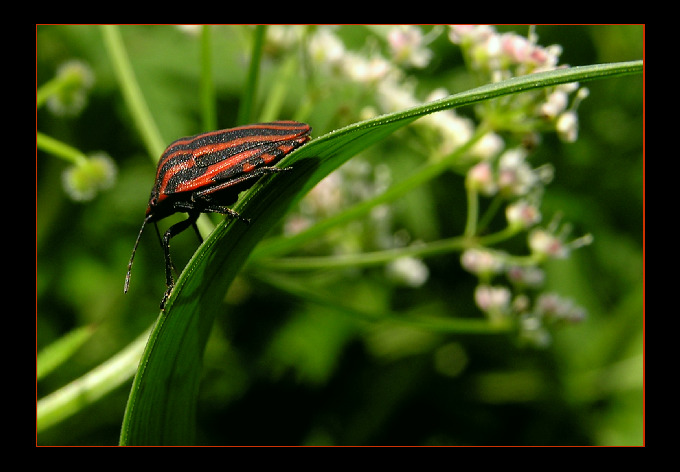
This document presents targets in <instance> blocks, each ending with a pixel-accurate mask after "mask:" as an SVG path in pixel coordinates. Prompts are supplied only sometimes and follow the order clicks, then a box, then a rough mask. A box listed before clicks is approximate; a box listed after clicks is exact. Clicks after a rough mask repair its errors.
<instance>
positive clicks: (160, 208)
mask: <svg viewBox="0 0 680 472" xmlns="http://www.w3.org/2000/svg"><path fill="white" fill-rule="evenodd" d="M311 130H312V129H311V127H310V126H309V125H308V124H305V123H298V122H296V121H274V122H272V123H257V124H252V125H246V126H239V127H237V128H231V129H224V130H219V131H211V132H208V133H202V134H197V135H195V136H189V137H186V138H181V139H178V140H176V141H174V142H173V143H172V144H170V145H169V146H168V148H167V149H166V150H165V152H163V155H162V156H161V158H160V161H159V162H158V169H157V171H156V181H155V183H154V185H153V188H152V189H151V196H150V197H149V205H148V206H147V208H146V217H145V218H144V221H143V222H142V227H141V228H140V230H139V234H138V235H137V240H136V241H135V245H134V247H133V249H132V255H131V256H130V262H129V263H128V269H127V275H126V276H125V286H124V292H125V293H127V291H128V288H129V286H130V272H131V270H132V262H133V260H134V258H135V252H136V251H137V246H138V245H139V241H140V238H141V237H142V232H143V231H144V228H145V227H146V225H147V224H148V223H155V225H156V232H157V234H158V238H159V240H160V243H161V247H162V248H163V252H164V256H165V285H166V287H167V288H166V291H165V294H164V295H163V299H162V300H161V309H163V308H164V307H165V302H166V300H167V299H168V296H169V295H170V292H172V288H173V286H174V280H173V277H172V271H173V264H172V260H171V259H170V239H172V238H173V237H174V236H177V235H178V234H179V233H181V232H182V231H184V230H185V229H187V228H189V226H192V227H193V228H194V231H195V232H196V234H197V235H198V238H199V240H200V241H201V242H203V238H202V237H201V235H200V233H199V231H198V227H197V226H196V220H197V219H198V217H199V215H200V214H201V213H220V214H223V215H227V216H228V217H230V218H236V219H239V220H242V221H244V222H246V223H248V222H249V221H250V220H248V219H246V218H243V217H241V215H239V214H238V213H237V212H236V211H234V210H232V209H231V208H229V207H228V205H232V204H234V203H236V200H237V199H238V194H239V192H242V191H243V190H246V189H248V188H250V187H251V186H252V185H253V184H254V183H255V181H256V180H257V179H258V178H259V177H261V176H263V175H265V174H271V173H275V172H280V171H286V170H289V169H290V168H277V167H272V166H273V165H274V164H276V163H277V162H278V161H279V160H280V159H281V158H282V157H283V156H285V155H287V154H289V153H290V152H292V151H293V150H294V149H296V148H298V147H300V146H302V145H303V144H305V143H306V142H307V141H309V140H310V139H311V137H310V133H311ZM177 212H186V213H187V214H188V217H187V219H186V220H183V221H180V222H179V223H175V224H174V225H172V226H170V228H169V229H168V230H167V231H166V232H165V234H164V235H163V237H162V238H161V235H160V232H159V231H158V221H159V220H162V219H163V218H166V217H168V216H170V215H172V214H173V213H177Z"/></svg>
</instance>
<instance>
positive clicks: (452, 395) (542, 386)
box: [36, 26, 644, 445]
mask: <svg viewBox="0 0 680 472" xmlns="http://www.w3.org/2000/svg"><path fill="white" fill-rule="evenodd" d="M499 29H501V28H499ZM502 29H514V30H516V31H519V32H522V33H524V32H525V31H526V27H519V28H509V27H505V28H502ZM121 31H122V33H123V38H124V40H125V43H126V46H127V47H128V52H129V54H130V57H131V61H132V65H133V67H134V70H135V73H136V75H137V78H138V80H139V82H140V86H141V88H142V92H143V94H144V97H145V99H146V100H147V103H148V105H149V108H150V110H151V113H152V115H153V118H154V120H155V121H156V123H157V125H158V128H159V130H160V132H161V135H162V137H163V139H164V140H165V141H166V142H170V141H172V140H173V139H175V138H177V137H180V136H185V135H187V134H193V133H196V132H200V131H202V129H201V117H200V106H199V96H198V95H199V94H198V91H199V86H198V77H199V72H200V62H199V58H198V57H199V42H198V41H197V40H196V38H193V39H192V38H190V37H188V36H187V35H186V34H185V33H183V32H181V31H179V30H178V29H177V28H175V27H171V26H131V27H123V28H121ZM339 33H340V34H341V35H342V36H343V38H344V39H346V42H347V44H348V45H358V46H360V45H362V44H364V42H365V41H366V38H367V37H368V36H369V35H370V33H371V32H370V30H369V29H367V28H364V27H359V26H355V27H341V28H340V30H339ZM537 33H538V35H539V42H540V44H543V45H548V44H553V43H558V44H561V45H562V47H563V49H564V52H563V54H562V61H561V62H562V63H567V64H570V65H586V64H594V63H604V62H615V61H626V60H633V59H639V58H642V57H643V39H644V38H643V28H642V27H641V26H570V27H565V26H539V27H537ZM250 34H251V32H250V30H248V29H247V28H244V27H221V28H217V29H215V31H214V51H215V57H217V58H219V60H216V61H215V64H216V66H215V71H214V76H215V79H216V87H217V100H218V108H217V110H218V115H217V122H218V126H219V127H229V126H233V125H235V124H236V116H237V109H238V104H239V97H240V96H241V93H242V89H243V83H244V81H245V80H246V72H247V63H248V51H249V48H250V44H249V40H250ZM36 38H37V51H36V52H37V63H36V73H37V85H38V86H40V85H41V84H43V83H45V82H46V81H47V80H49V79H51V78H52V77H53V76H54V73H55V70H56V69H57V67H58V66H59V65H60V64H61V63H62V62H64V61H66V60H69V59H73V58H79V59H82V60H85V61H86V62H87V63H88V64H90V66H91V67H92V68H93V71H94V74H95V80H96V82H95V86H94V88H93V89H92V91H91V94H90V95H89V97H88V106H87V107H86V108H85V110H84V111H83V112H82V113H81V114H80V115H79V116H77V117H75V118H60V117H54V116H53V115H51V114H50V113H49V112H48V111H47V110H45V109H40V110H39V111H38V113H37V128H38V130H39V131H41V132H43V133H46V134H48V135H50V136H52V137H55V138H57V139H59V140H61V141H64V142H66V143H68V144H70V145H72V146H74V147H76V148H78V149H80V150H82V151H83V152H95V151H99V150H105V151H106V152H107V153H109V155H111V156H112V157H113V159H114V160H115V161H116V163H117V165H118V166H119V175H118V179H117V182H116V185H115V187H114V188H113V189H111V190H109V191H106V192H104V193H102V194H100V195H99V196H98V197H97V198H96V199H94V200H93V201H92V202H88V203H85V204H81V203H75V202H73V201H71V200H70V199H68V197H67V196H66V194H65V193H64V191H63V188H62V185H61V173H62V171H63V170H64V168H65V167H66V163H65V162H63V161H61V160H59V159H55V158H54V157H52V156H47V155H45V154H43V153H42V152H38V154H37V169H36V174H37V175H36V182H37V195H36V198H37V217H36V257H37V260H36V264H37V274H36V298H37V326H36V336H37V340H36V344H37V346H36V347H37V348H38V349H41V348H42V347H43V346H45V345H47V344H49V343H50V342H52V341H53V340H54V339H56V338H58V337H59V336H61V335H63V334H64V333H66V332H68V331H70V330H72V329H73V328H76V327H79V326H83V325H89V324H92V325H95V326H96V328H97V329H96V331H95V333H94V335H93V336H92V338H91V339H90V340H89V341H88V342H87V343H86V344H85V345H84V346H83V347H82V348H81V349H80V350H78V351H77V352H76V354H75V355H74V356H73V357H72V358H71V359H70V360H69V362H68V363H66V364H64V365H63V366H61V367H60V368H59V369H58V370H56V371H55V372H53V373H51V374H50V375H49V376H47V377H46V378H44V379H41V380H40V382H39V383H38V384H37V396H38V398H41V397H42V396H44V395H46V394H47V393H50V392H52V391H54V390H56V389H58V388H59V387H61V386H63V385H64V384H66V383H67V382H69V381H71V380H73V379H74V378H77V377H78V376H80V375H82V374H84V373H86V372H88V371H89V370H91V369H92V368H93V367H95V366H97V365H98V364H100V363H101V362H103V361H105V360H106V359H108V358H110V356H112V355H113V354H115V353H116V352H118V351H119V350H120V349H121V348H122V347H124V346H125V345H126V344H127V343H129V342H130V341H132V340H133V339H134V338H135V337H136V336H138V335H139V334H140V333H141V332H142V331H143V330H145V329H146V328H147V327H148V326H149V325H151V323H153V321H154V320H155V318H156V316H157V314H158V310H157V306H158V300H159V299H160V296H161V295H162V291H163V289H164V288H163V280H164V277H163V261H162V253H161V250H160V248H158V247H157V243H156V241H155V240H154V236H153V235H152V234H147V235H146V236H145V238H144V239H143V241H142V244H141V245H140V249H139V252H138V255H137V259H136V262H135V269H134V273H133V281H132V286H131V291H130V293H128V294H127V295H123V292H122V285H123V278H124V276H125V270H126V266H127V261H128V258H129V255H130V250H131V248H132V244H133V243H134V239H135V237H136V233H137V231H138V230H139V226H140V225H141V222H142V219H143V215H144V210H145V207H146V202H147V199H148V194H149V191H150V188H151V184H152V179H153V170H154V169H153V162H152V157H150V156H148V155H147V154H146V151H145V147H144V145H143V143H142V142H141V140H140V138H139V135H138V133H137V132H136V130H135V128H134V125H133V123H132V121H131V119H130V116H129V112H128V110H127V109H126V108H125V105H124V103H123V101H122V99H121V94H120V91H119V88H118V84H117V82H116V80H115V77H114V75H113V71H112V67H111V64H110V63H109V59H108V56H107V54H106V52H105V49H104V45H103V41H102V35H101V31H100V30H99V28H98V27H96V26H39V27H38V28H37V37H36ZM433 49H434V51H435V61H433V63H432V64H431V65H430V67H428V68H426V69H425V70H423V71H414V75H415V76H416V77H417V79H418V86H419V88H422V89H423V90H431V89H434V88H436V87H438V86H446V87H448V88H449V90H450V91H451V92H455V91H458V90H456V89H455V88H454V86H453V85H452V84H454V83H463V82H464V79H461V77H464V76H463V75H462V70H461V67H462V63H461V58H460V56H459V54H457V53H456V49H455V48H454V47H452V46H451V45H450V44H446V41H440V40H438V41H437V42H436V43H435V44H433ZM274 62H275V61H274V59H272V60H271V63H270V62H267V61H265V62H264V63H263V76H262V80H261V84H260V93H261V96H262V97H264V96H266V95H267V90H270V89H271V88H272V86H273V84H275V83H276V80H277V68H276V67H275V64H274ZM328 86H329V87H333V86H337V87H338V89H337V92H336V93H334V95H333V96H334V100H333V101H330V102H329V101H324V102H323V103H319V104H317V106H315V107H313V108H312V111H311V114H310V116H309V118H308V119H307V120H306V121H308V122H309V123H310V124H312V126H313V127H314V135H316V136H318V135H321V134H324V133H326V132H328V131H330V130H332V129H335V128H338V127H340V126H342V125H345V124H347V123H349V122H352V121H356V120H357V119H358V117H357V111H356V110H357V109H359V108H360V107H361V106H362V105H363V102H362V100H364V98H363V97H362V96H361V94H360V93H358V92H357V90H356V88H352V87H350V86H343V84H329V85H328ZM468 86H469V84H468ZM588 88H589V89H590V96H589V97H588V98H587V99H586V100H585V101H584V102H583V103H582V104H581V106H580V108H579V117H580V135H579V140H578V141H577V142H576V143H573V144H563V143H561V142H559V141H558V140H557V139H556V138H554V137H553V136H545V137H544V139H543V142H542V143H541V145H540V146H539V148H538V149H537V151H536V153H535V155H534V156H533V157H532V162H537V163H542V162H550V163H552V164H553V165H554V166H555V169H556V178H555V181H554V182H553V183H552V184H551V185H550V186H549V187H548V191H547V193H546V195H545V197H544V201H543V207H542V211H543V213H544V214H545V215H551V214H553V213H555V212H562V213H563V214H564V218H565V220H567V221H570V222H572V223H573V224H574V227H575V230H574V233H575V234H576V235H578V234H582V233H584V232H589V233H592V234H593V235H594V237H595V243H594V244H593V245H591V246H589V247H587V248H584V249H582V250H579V251H577V252H576V253H574V254H573V255H572V256H571V257H570V258H569V259H567V260H566V261H557V262H554V263H551V264H550V265H549V266H548V267H547V271H548V284H549V287H548V288H550V289H554V290H555V291H558V292H559V293H560V294H563V295H566V296H569V297H571V298H573V299H574V300H575V301H576V302H577V303H578V304H580V305H582V306H584V307H585V308H586V309H587V310H588V314H589V316H588V318H587V320H586V321H585V322H584V323H582V324H580V325H578V326H574V327H568V328H565V329H562V330H560V331H558V332H556V333H555V339H554V342H553V344H552V345H551V346H550V347H549V348H548V349H545V350H536V349H527V348H522V347H519V346H518V345H517V343H516V340H515V339H513V337H512V336H509V335H505V334H499V335H457V336H455V335H450V334H445V333H438V332H435V331H427V330H416V329H413V328H407V327H404V326H395V325H383V324H381V323H365V322H362V321H359V320H356V319H353V318H352V317H351V316H347V315H346V314H342V313H339V312H338V311H337V310H334V309H333V307H332V306H321V305H319V304H317V303H314V302H313V300H305V299H304V298H300V297H296V296H293V295H292V294H290V293H286V292H285V291H282V290H280V289H277V288H276V287H273V286H271V285H269V284H266V283H265V282H264V281H263V280H261V279H258V278H257V277H256V276H255V275H256V274H255V275H253V274H249V273H248V272H247V271H246V273H244V275H243V277H242V278H239V279H238V280H237V281H236V283H235V284H234V286H233V287H232V290H231V292H230V295H229V296H228V298H227V303H226V304H225V315H224V316H221V317H218V319H217V322H216V325H215V327H214V329H213V334H212V336H211V339H210V342H209V344H208V348H207V352H206V358H205V366H204V372H203V381H202V385H201V393H200V398H199V406H198V440H199V442H200V443H201V444H219V445H222V444H234V445H238V444H277V445H288V444H291V445H296V444H341V445H344V444H350V445H354V444H380V445H382V444H389V445H393V444H394V445H397V444H446V445H448V444H453V445H459V444H462V445H467V444H472V445H480V444H482V445H486V444H503V445H515V444H521V445H536V444H540V445H542V444H577V445H640V444H642V443H643V439H644V438H643V373H642V372H643V371H642V368H643V357H642V355H643V208H644V202H643V196H644V193H643V160H642V159H643V155H642V150H643V82H642V77H639V76H638V77H624V78H617V79H610V80H604V81H597V82H593V83H589V84H588ZM300 94H301V91H300V90H291V91H290V93H289V94H288V95H287V97H286V104H285V105H284V110H285V111H287V112H288V113H291V114H292V113H294V111H295V107H296V104H297V103H298V101H299V95H300ZM262 107H263V104H262V103H259V104H258V109H261V108H262ZM281 118H287V116H281ZM413 154H414V150H413V149H412V148H411V147H410V146H407V145H406V142H405V140H404V139H403V138H402V139H399V138H395V139H390V140H388V141H386V142H384V143H381V144H380V145H378V146H375V147H374V148H371V149H370V150H369V151H368V152H366V153H365V155H362V158H364V159H366V160H367V161H368V162H371V163H373V164H376V163H384V162H389V163H390V164H391V165H392V166H393V168H392V172H393V173H398V172H399V171H400V170H403V169H402V168H401V167H400V165H407V164H403V163H404V162H407V163H408V162H409V161H408V160H409V159H413V157H412V156H413ZM154 157H155V156H154ZM420 158H422V157H420ZM463 198H464V194H463V185H462V178H461V177H460V176H458V175H455V174H451V175H446V176H442V178H440V179H438V180H436V181H435V182H434V183H433V184H432V185H431V186H430V187H428V188H427V190H419V191H416V192H413V194H410V195H409V196H407V197H406V198H404V199H402V200H400V201H398V202H397V203H395V214H396V215H397V216H396V220H397V223H398V225H397V227H400V226H401V227H405V228H407V229H408V230H409V232H410V233H411V234H412V235H413V237H416V238H421V239H424V240H436V239H437V238H443V237H451V236H455V235H458V234H459V233H460V231H461V229H462V225H463V224H464V221H465V215H464V212H463V211H459V212H451V211H450V208H456V205H458V204H460V205H461V206H463V208H464V200H463ZM272 231H273V232H277V231H278V229H277V228H274V229H273V230H272ZM149 233H152V231H149ZM195 247H196V241H195V237H193V235H191V234H190V232H187V235H185V236H181V237H178V238H177V241H176V242H174V244H173V253H177V254H178V264H183V262H184V261H186V260H187V259H188V258H189V257H190V255H191V253H192V251H193V250H194V249H195ZM182 257H183V259H182ZM180 261H182V262H180ZM427 265H428V267H429V269H430V278H429V280H428V282H427V284H426V285H424V286H423V287H420V288H418V289H405V288H402V287H397V286H394V285H393V284H391V283H390V282H389V281H388V280H386V278H385V277H384V271H383V270H381V269H371V270H365V271H360V272H351V273H344V272H341V273H330V274H325V273H324V274H322V275H319V274H314V273H312V274H310V275H306V274H303V275H299V276H298V277H300V278H303V279H304V277H308V278H309V281H308V283H309V284H310V286H312V284H319V286H322V287H324V288H325V289H328V288H330V289H331V290H332V291H333V292H334V293H335V294H336V295H340V296H342V297H346V298H347V299H351V300H353V301H354V302H355V303H356V304H357V305H360V306H363V307H370V308H373V309H375V310H378V311H379V310H380V309H383V308H389V309H391V310H395V311H399V310H407V309H413V308H414V307H418V306H420V305H421V304H425V303H429V302H431V301H433V300H435V301H436V302H437V307H438V308H437V309H438V310H440V311H441V312H442V313H446V314H448V315H449V316H461V317H481V316H483V315H482V314H481V313H479V312H478V311H477V310H476V309H475V307H474V305H473V302H472V291H473V289H474V283H475V281H474V279H473V278H472V277H471V276H470V275H469V274H466V273H465V272H464V271H462V270H461V269H460V264H459V255H457V254H452V255H450V256H446V257H441V258H437V259H429V260H427ZM129 387H130V382H127V383H125V384H124V385H123V386H121V387H120V388H118V389H116V390H115V391H114V392H113V393H112V394H110V395H108V396H106V397H105V398H104V399H102V400H100V401H98V402H96V403H95V404H93V405H89V406H87V407H86V408H84V409H82V411H80V412H79V413H77V414H76V415H74V416H73V417H71V418H69V419H67V420H65V421H64V422H62V423H60V424H58V425H56V426H53V427H51V428H49V429H47V430H45V431H44V432H41V433H40V434H39V435H38V436H37V443H38V444H41V445H53V444H65V445H72V444H116V443H117V441H118V436H119V433H120V424H121V419H122V414H123V411H124V408H125V402H126V400H127V395H128V393H129Z"/></svg>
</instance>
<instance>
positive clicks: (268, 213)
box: [120, 61, 642, 445]
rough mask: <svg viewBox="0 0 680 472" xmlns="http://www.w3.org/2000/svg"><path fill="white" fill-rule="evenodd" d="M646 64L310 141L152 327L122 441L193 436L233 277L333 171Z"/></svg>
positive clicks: (516, 86)
mask: <svg viewBox="0 0 680 472" xmlns="http://www.w3.org/2000/svg"><path fill="white" fill-rule="evenodd" d="M641 72H642V61H634V62H628V63H618V64H603V65H593V66H582V67H574V68H569V69H560V70H556V71H550V72H543V73H539V74H534V75H531V76H523V77H516V78H513V79H510V80H507V81H503V82H499V83H495V84H491V85H486V86H482V87H479V88H476V89H473V90H470V91H466V92H462V93H459V94H456V95H452V96H450V97H447V98H445V99H442V100H438V101H435V102H430V103H427V104H424V105H421V106H417V107H414V108H411V109H408V110H404V111H401V112H398V113H392V114H388V115H383V116H379V117H377V118H374V119H371V120H367V121H363V122H360V123H356V124H354V125H350V126H348V127H345V128H342V129H340V130H337V131H334V132H331V133H328V134H326V135H324V136H321V137H319V138H317V139H314V140H312V141H311V142H310V143H308V144H307V145H305V146H303V147H302V148H300V149H298V150H296V151H295V152H293V153H291V154H290V155H288V156H287V157H286V158H285V159H284V160H282V161H281V163H280V164H279V165H280V166H281V167H292V168H293V171H291V172H283V173H277V174H274V175H271V176H266V177H264V178H263V179H262V180H261V181H259V182H258V183H257V184H256V185H254V186H253V187H252V188H251V189H250V190H249V191H248V192H247V193H246V194H245V195H244V196H243V197H242V198H241V200H240V201H239V202H238V203H237V204H236V205H235V207H234V209H235V210H236V211H238V212H239V213H241V214H242V215H245V216H246V217H248V218H251V221H252V223H251V224H250V225H245V224H243V223H242V222H240V221H234V220H229V221H227V220H225V221H224V222H222V223H221V224H220V225H218V227H217V228H216V229H215V231H214V232H213V233H212V234H211V235H210V236H209V237H208V238H207V239H206V241H205V242H204V243H203V244H202V245H201V247H200V248H199V249H198V250H197V251H196V253H195V254H194V256H193V257H192V259H191V260H190V261H189V263H188V264H187V266H186V268H185V269H184V271H183V272H182V274H181V275H180V277H179V279H178V280H177V283H176V285H175V289H174V290H173V292H172V294H171V295H170V297H169V299H168V301H167V304H166V309H165V311H163V312H162V313H161V314H160V316H159V318H158V320H157V323H156V325H155V327H154V329H153V331H152V333H151V335H150V338H149V342H148V344H147V348H146V349H145V351H144V354H143V356H142V360H141V362H140V367H139V370H138V372H137V375H136V376H135V380H134V383H133V387H132V391H131V392H130V397H129V400H128V405H127V409H126V412H125V416H124V420H123V427H122V431H121V439H120V442H121V444H124V445H155V444H192V443H193V442H194V439H195V418H196V401H197V396H198V387H199V381H200V377H201V367H202V358H203V351H204V348H205V343H206V341H207V338H208V334H209V332H210V329H211V327H212V324H213V320H214V318H215V316H217V314H218V313H219V314H224V311H225V308H224V306H223V305H222V303H221V302H222V300H223V298H224V294H225V293H226V291H227V289H228V287H229V285H230V284H231V282H232V280H233V279H234V277H235V276H236V274H237V273H238V272H239V271H240V269H241V267H242V266H243V265H244V264H245V262H246V260H247V259H248V257H249V255H250V253H251V252H252V250H253V248H254V247H255V245H256V244H257V243H258V242H259V241H260V240H261V239H262V238H263V237H264V236H265V234H266V233H267V232H268V230H269V229H270V228H271V227H272V226H273V225H274V224H275V223H276V222H277V221H278V220H279V219H280V218H281V217H282V216H283V215H284V214H285V212H286V211H287V210H288V209H289V208H290V206H291V205H292V204H293V203H294V202H295V201H297V200H298V199H300V198H302V196H304V195H305V194H306V193H307V192H308V191H309V190H311V188H312V187H314V186H315V185H316V184H317V183H318V182H319V181H320V180H321V179H323V178H324V177H325V176H327V175H328V174H329V173H330V172H332V171H333V170H335V169H337V168H338V167H339V166H340V165H341V164H343V163H344V162H346V161H347V160H348V159H350V158H351V157H352V156H354V155H355V154H357V153H358V152H360V151H362V150H363V149H366V148H367V147H369V146H371V145H372V144H374V143H376V142H378V141H379V140H381V139H384V138H385V137H387V136H388V135H390V134H392V133H393V132H395V131H396V130H398V129H400V128H402V127H403V126H406V125H408V124H409V123H411V122H413V121H414V120H415V119H417V118H419V117H421V116H425V115H427V114H429V113H434V112H437V111H441V110H446V109H450V108H455V107H460V106H465V105H470V104H473V103H478V102H480V101H483V100H487V99H491V98H496V97H499V96H503V95H507V94H511V93H518V92H522V91H526V90H531V89H536V88H541V87H548V86H552V85H558V84H562V83H570V82H584V81H587V80H595V79H598V78H605V77H612V76H620V75H627V74H635V73H641Z"/></svg>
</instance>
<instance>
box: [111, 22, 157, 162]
mask: <svg viewBox="0 0 680 472" xmlns="http://www.w3.org/2000/svg"><path fill="white" fill-rule="evenodd" d="M101 28H102V33H103V35H104V45H105V46H106V50H107V52H108V54H109V57H110V59H111V62H112V64H113V70H114V72H115V74H116V77H117V78H118V82H119V84H120V88H121V90H122V92H123V98H124V99H125V103H126V104H127V107H128V109H129V110H130V112H131V114H132V119H133V120H134V122H135V124H136V125H137V128H138V130H139V132H140V134H141V137H142V139H143V141H144V144H145V145H146V149H147V151H148V153H149V156H150V157H151V159H152V160H153V162H157V160H158V159H159V158H160V156H161V154H162V153H163V150H164V149H165V144H164V142H163V138H162V137H161V134H160V132H159V131H158V128H157V127H156V123H155V121H154V120H153V117H152V116H151V112H150V111H149V108H148V106H147V104H146V101H145V100H144V96H143V95H142V91H141V89H140V87H139V84H138V83H137V79H136V78H135V74H134V72H133V70H132V65H131V64H130V59H129V58H128V55H127V52H126V50H125V44H124V43H123V38H122V36H121V34H120V29H119V28H118V27H117V26H114V25H104V26H102V27H101Z"/></svg>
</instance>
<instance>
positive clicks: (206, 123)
mask: <svg viewBox="0 0 680 472" xmlns="http://www.w3.org/2000/svg"><path fill="white" fill-rule="evenodd" d="M201 116H202V118H203V129H204V130H206V131H208V130H213V129H216V128H217V110H216V100H215V82H214V80H213V68H212V31H211V27H210V26H209V25H204V26H203V29H202V30H201Z"/></svg>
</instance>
